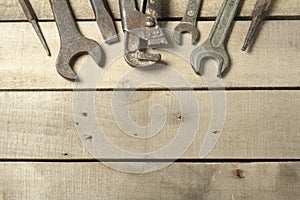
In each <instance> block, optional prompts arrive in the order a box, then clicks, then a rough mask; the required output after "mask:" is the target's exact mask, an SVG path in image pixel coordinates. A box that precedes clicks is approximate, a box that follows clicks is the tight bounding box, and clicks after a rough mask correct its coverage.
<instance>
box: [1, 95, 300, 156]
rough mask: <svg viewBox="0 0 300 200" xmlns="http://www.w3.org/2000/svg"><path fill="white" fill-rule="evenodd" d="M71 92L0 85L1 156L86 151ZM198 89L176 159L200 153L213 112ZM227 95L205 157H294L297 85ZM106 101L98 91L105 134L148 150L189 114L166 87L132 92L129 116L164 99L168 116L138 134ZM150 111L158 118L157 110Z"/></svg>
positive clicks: (299, 139)
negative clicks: (186, 138)
mask: <svg viewBox="0 0 300 200" xmlns="http://www.w3.org/2000/svg"><path fill="white" fill-rule="evenodd" d="M187 93H189V92H188V91H187V92H186V94H187ZM72 96H73V92H1V93H0V101H1V110H0V112H1V117H0V130H1V132H0V141H1V142H0V158H12V159H18V158H30V159H40V158H41V159H71V158H72V159H73V158H75V159H81V158H83V159H84V158H92V156H90V155H89V154H88V153H87V151H86V149H85V147H84V145H82V143H81V141H80V139H79V136H78V135H77V132H76V130H75V127H76V124H75V122H74V119H73V114H75V115H82V113H81V112H84V111H81V110H80V111H76V112H75V113H73V111H72ZM196 96H197V98H198V99H199V109H200V122H201V123H200V125H199V129H198V131H197V136H196V138H195V140H194V141H193V143H192V145H191V146H190V147H189V148H188V150H187V151H186V152H185V154H184V155H183V156H182V158H198V154H199V151H200V147H201V145H202V143H203V137H204V135H205V134H206V132H207V129H208V126H209V122H210V118H211V109H212V108H211V98H210V93H209V92H206V91H200V92H196ZM226 98H227V107H226V119H225V125H224V129H223V132H222V133H221V137H220V139H219V141H218V143H217V145H216V146H215V148H214V149H213V151H211V153H210V154H209V155H208V158H221V159H222V158H224V159H225V158H240V159H251V158H283V159H289V158H299V157H300V126H299V120H300V115H299V106H300V93H299V91H227V92H226ZM111 102H112V100H111V92H110V91H107V92H104V91H99V92H97V95H96V113H97V118H98V120H99V122H100V125H101V127H102V128H103V130H104V132H105V134H106V135H107V137H108V138H109V139H110V140H111V141H112V142H113V143H114V144H115V145H116V146H118V147H120V148H123V149H126V150H129V151H131V152H144V153H145V152H151V151H155V150H157V149H159V148H161V147H163V146H165V145H166V144H168V142H170V141H171V140H172V138H174V137H175V136H176V131H177V129H178V126H179V125H180V123H187V122H189V121H191V119H190V118H191V116H192V115H193V113H186V114H183V113H181V111H180V106H179V104H178V102H177V99H176V97H174V96H173V95H172V92H167V91H166V92H164V91H138V92H136V93H135V94H134V95H133V97H132V99H131V100H130V103H129V106H128V107H129V111H130V114H131V117H132V120H133V122H134V123H136V124H138V125H140V126H145V125H147V124H148V123H150V117H149V116H148V114H147V113H148V112H149V109H150V107H152V106H153V105H156V104H159V105H162V106H163V107H164V108H165V109H166V112H167V113H166V116H167V119H166V123H165V124H164V126H163V129H162V130H161V131H160V132H158V134H157V135H155V136H154V137H151V138H148V139H139V138H133V137H129V136H128V135H127V134H130V133H127V134H126V133H124V132H123V131H121V130H120V128H118V126H117V124H116V122H115V120H114V118H113V115H112V109H111ZM126 105H127V104H125V106H126ZM195 112H196V110H195ZM86 115H87V116H88V117H89V116H91V114H90V113H87V114H86ZM179 116H181V117H179ZM156 117H159V118H162V117H161V114H158V116H156V115H154V116H153V118H156ZM87 128H88V127H87ZM149 132H150V131H149ZM87 134H89V132H88V131H87ZM217 134H220V133H219V132H218V133H217ZM111 158H113V157H111ZM115 158H118V157H115Z"/></svg>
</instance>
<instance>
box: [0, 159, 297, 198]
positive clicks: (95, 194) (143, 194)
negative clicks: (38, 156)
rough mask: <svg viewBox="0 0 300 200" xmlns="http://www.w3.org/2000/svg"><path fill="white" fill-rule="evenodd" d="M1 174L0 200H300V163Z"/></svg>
mask: <svg viewBox="0 0 300 200" xmlns="http://www.w3.org/2000/svg"><path fill="white" fill-rule="evenodd" d="M237 169H239V170H243V177H242V178H240V177H238V176H237V175H236V170H237ZM0 170H1V172H2V173H0V177H1V178H0V197H2V199H66V200H71V199H72V200H77V199H78V200H79V199H207V200H209V199H224V200H227V199H229V200H232V199H266V200H272V199H289V200H296V199H298V197H299V195H300V163H299V162H296V163H219V164H214V163H203V164H202V163H201V164H191V163H188V164H173V165H171V166H169V167H167V168H164V169H162V170H160V171H157V172H153V173H148V174H127V173H123V172H119V171H116V170H112V169H110V168H108V167H106V166H104V165H103V164H101V163H30V162H29V163H19V162H18V163H14V162H9V163H0ZM1 194H2V196H1Z"/></svg>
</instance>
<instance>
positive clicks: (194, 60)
mask: <svg viewBox="0 0 300 200" xmlns="http://www.w3.org/2000/svg"><path fill="white" fill-rule="evenodd" d="M239 4H240V0H224V2H223V4H222V6H221V9H220V11H219V14H218V16H217V19H216V21H215V24H214V26H213V28H212V30H211V32H210V35H209V38H208V39H207V40H206V41H205V42H204V43H203V44H202V45H201V46H199V47H197V48H196V49H194V50H193V52H192V54H191V60H190V61H191V64H192V66H193V68H194V70H195V72H196V73H197V74H200V70H201V68H202V65H203V63H204V62H203V61H204V60H205V59H206V58H212V59H214V60H216V61H218V63H219V69H218V76H219V77H220V76H221V75H222V74H224V72H225V71H227V70H228V68H229V66H230V57H229V55H228V52H227V50H226V45H227V41H228V38H229V36H230V33H231V29H232V25H233V22H234V18H235V16H236V14H237V11H238V7H239Z"/></svg>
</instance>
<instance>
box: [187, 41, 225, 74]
mask: <svg viewBox="0 0 300 200" xmlns="http://www.w3.org/2000/svg"><path fill="white" fill-rule="evenodd" d="M199 48H201V49H199ZM207 59H213V60H215V61H217V62H218V74H217V77H219V78H222V76H224V74H225V73H226V72H227V71H228V70H229V67H230V58H229V55H228V54H227V51H225V48H224V47H219V48H211V47H210V48H209V47H206V45H205V44H204V45H203V46H202V47H198V48H196V49H195V50H194V51H193V52H192V54H191V60H190V62H191V64H192V67H193V69H194V71H195V72H196V74H198V75H202V73H201V72H202V71H203V67H204V66H203V65H204V64H205V61H206V60H207Z"/></svg>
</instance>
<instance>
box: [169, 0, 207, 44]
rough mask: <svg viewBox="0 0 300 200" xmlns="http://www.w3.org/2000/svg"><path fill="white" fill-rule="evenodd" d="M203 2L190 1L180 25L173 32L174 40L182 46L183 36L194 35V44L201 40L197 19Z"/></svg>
mask: <svg viewBox="0 0 300 200" xmlns="http://www.w3.org/2000/svg"><path fill="white" fill-rule="evenodd" d="M201 3H202V0H189V1H188V5H187V8H186V11H185V14H184V17H183V19H182V21H181V22H180V24H178V25H177V26H176V27H175V29H174V32H173V36H174V40H175V42H176V43H177V44H180V39H181V34H182V33H190V34H191V35H192V43H193V44H195V43H196V42H197V41H198V40H199V38H200V32H199V30H198V28H197V17H198V14H199V10H200V7H201Z"/></svg>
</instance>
